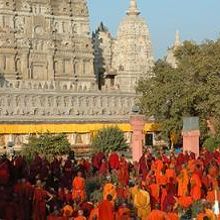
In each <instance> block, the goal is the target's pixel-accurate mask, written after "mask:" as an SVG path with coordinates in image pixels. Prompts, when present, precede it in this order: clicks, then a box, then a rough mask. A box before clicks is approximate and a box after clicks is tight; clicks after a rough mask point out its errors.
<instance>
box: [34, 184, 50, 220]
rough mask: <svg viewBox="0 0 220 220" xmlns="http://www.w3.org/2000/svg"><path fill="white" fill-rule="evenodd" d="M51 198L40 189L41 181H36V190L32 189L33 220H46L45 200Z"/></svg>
mask: <svg viewBox="0 0 220 220" xmlns="http://www.w3.org/2000/svg"><path fill="white" fill-rule="evenodd" d="M48 197H49V198H50V199H51V198H52V195H51V194H50V193H48V192H47V191H45V190H44V189H43V188H42V184H41V181H40V180H38V181H37V183H36V188H35V189H34V198H33V217H34V218H33V219H34V220H45V219H46V199H47V198H48Z"/></svg>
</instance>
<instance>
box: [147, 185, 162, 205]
mask: <svg viewBox="0 0 220 220" xmlns="http://www.w3.org/2000/svg"><path fill="white" fill-rule="evenodd" d="M149 189H150V194H151V197H153V199H155V201H156V202H159V196H160V186H159V184H156V183H153V184H150V185H149Z"/></svg>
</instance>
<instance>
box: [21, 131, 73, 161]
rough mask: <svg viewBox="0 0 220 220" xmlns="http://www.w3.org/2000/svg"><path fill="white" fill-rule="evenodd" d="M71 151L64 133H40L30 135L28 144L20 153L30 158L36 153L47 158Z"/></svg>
mask: <svg viewBox="0 0 220 220" xmlns="http://www.w3.org/2000/svg"><path fill="white" fill-rule="evenodd" d="M70 151H71V148H70V143H69V142H68V140H67V137H66V135H65V134H57V135H55V134H50V133H45V134H40V135H39V136H37V135H31V136H30V137H29V139H28V144H25V145H24V147H23V149H22V155H24V156H25V157H26V158H27V159H28V160H32V159H33V158H34V156H35V155H36V154H39V155H42V156H44V157H45V158H47V159H48V160H51V159H53V157H54V156H57V155H64V154H68V153H69V152H70Z"/></svg>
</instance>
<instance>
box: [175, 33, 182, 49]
mask: <svg viewBox="0 0 220 220" xmlns="http://www.w3.org/2000/svg"><path fill="white" fill-rule="evenodd" d="M180 45H181V40H180V33H179V31H178V30H177V31H176V36H175V42H174V47H179V46H180Z"/></svg>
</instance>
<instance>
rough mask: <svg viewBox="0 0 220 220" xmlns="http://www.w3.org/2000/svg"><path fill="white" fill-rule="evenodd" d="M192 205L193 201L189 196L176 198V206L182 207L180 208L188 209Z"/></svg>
mask: <svg viewBox="0 0 220 220" xmlns="http://www.w3.org/2000/svg"><path fill="white" fill-rule="evenodd" d="M192 203H193V200H192V198H191V197H190V196H182V197H180V198H178V204H179V205H180V206H181V207H182V208H188V207H189V206H191V205H192Z"/></svg>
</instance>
